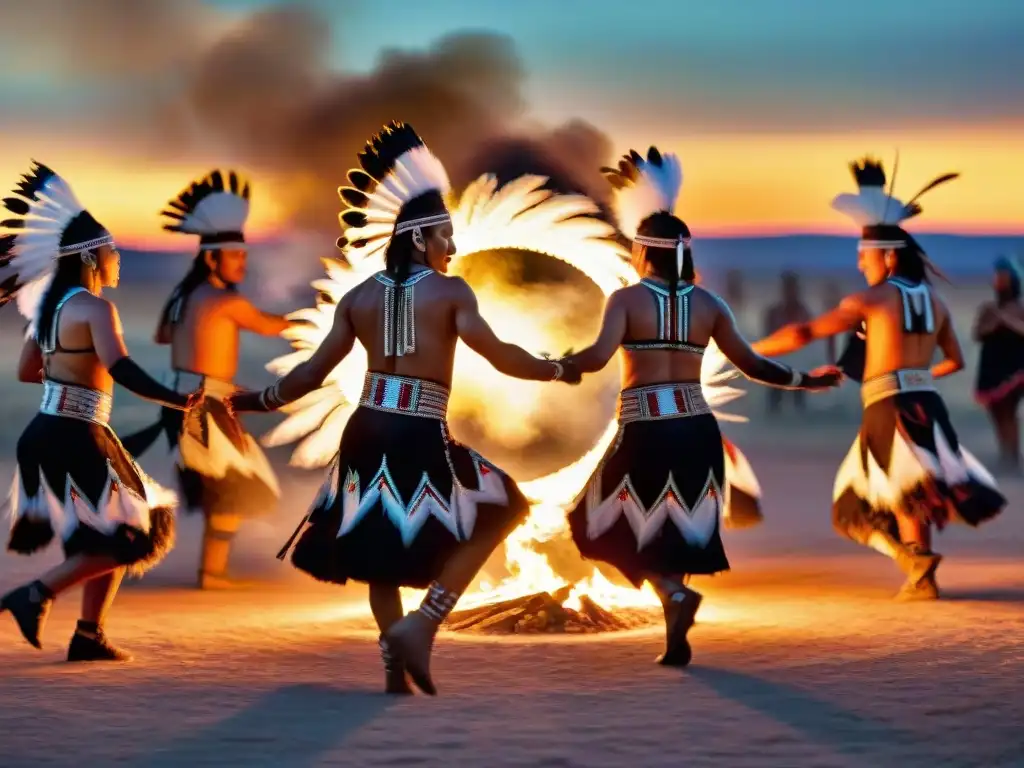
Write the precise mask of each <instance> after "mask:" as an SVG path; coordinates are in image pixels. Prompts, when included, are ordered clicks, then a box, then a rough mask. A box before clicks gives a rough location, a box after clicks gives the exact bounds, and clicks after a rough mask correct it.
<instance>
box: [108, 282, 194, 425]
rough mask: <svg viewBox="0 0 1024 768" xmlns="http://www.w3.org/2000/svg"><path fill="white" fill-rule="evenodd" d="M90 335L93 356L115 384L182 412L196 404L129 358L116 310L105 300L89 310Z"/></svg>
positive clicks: (192, 397)
mask: <svg viewBox="0 0 1024 768" xmlns="http://www.w3.org/2000/svg"><path fill="white" fill-rule="evenodd" d="M88 318H89V332H90V333H91V334H92V343H93V346H94V347H95V348H96V355H97V356H98V357H99V359H100V362H101V363H103V365H104V367H106V369H107V370H108V371H110V375H111V376H112V377H113V379H114V381H116V382H117V383H118V384H120V385H121V386H122V387H124V388H125V389H127V390H128V391H129V392H131V393H133V394H135V395H138V396H139V397H141V398H143V399H145V400H152V401H153V402H156V403H160V404H161V405H165V406H167V407H168V408H177V409H179V410H185V409H187V408H189V407H191V405H192V404H193V403H194V402H195V400H196V396H195V394H194V393H193V394H180V393H178V392H175V391H174V390H173V389H169V388H167V387H165V386H164V385H163V384H161V383H160V382H158V381H157V380H156V379H154V378H153V377H152V376H150V375H149V374H148V373H146V372H145V371H144V370H142V368H140V367H139V366H138V364H137V363H136V362H135V361H134V360H132V359H131V358H130V357H129V356H128V348H127V347H126V346H125V344H124V334H123V332H122V330H121V318H120V316H119V315H118V313H117V308H116V307H115V306H114V305H113V304H111V303H110V302H109V301H106V300H104V299H99V298H96V299H93V301H92V305H91V306H90V307H89V313H88Z"/></svg>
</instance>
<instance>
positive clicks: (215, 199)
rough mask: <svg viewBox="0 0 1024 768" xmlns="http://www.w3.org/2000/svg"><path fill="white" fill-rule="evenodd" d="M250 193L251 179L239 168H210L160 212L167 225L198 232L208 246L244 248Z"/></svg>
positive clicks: (187, 232)
mask: <svg viewBox="0 0 1024 768" xmlns="http://www.w3.org/2000/svg"><path fill="white" fill-rule="evenodd" d="M250 195H251V186H250V184H249V181H248V180H246V179H244V178H242V176H241V175H240V174H239V173H238V172H237V171H221V170H215V171H211V172H210V173H208V174H207V175H206V176H203V177H202V178H200V179H197V180H195V181H193V182H192V183H191V184H190V185H189V186H188V187H186V188H185V189H184V190H182V192H181V194H179V195H178V196H177V197H176V198H174V199H173V200H171V201H170V202H169V203H167V207H166V208H165V209H164V210H163V211H161V212H160V215H161V216H163V217H164V219H165V220H166V221H165V223H164V229H166V230H167V231H168V232H184V233H185V234H189V235H199V244H200V246H206V247H208V248H244V247H245V234H244V232H243V230H244V228H245V222H246V219H248V218H249V199H250Z"/></svg>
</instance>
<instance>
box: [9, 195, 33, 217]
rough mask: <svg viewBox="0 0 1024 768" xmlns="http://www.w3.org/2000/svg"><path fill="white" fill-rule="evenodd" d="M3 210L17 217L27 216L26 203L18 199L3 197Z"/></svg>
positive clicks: (27, 207)
mask: <svg viewBox="0 0 1024 768" xmlns="http://www.w3.org/2000/svg"><path fill="white" fill-rule="evenodd" d="M4 208H6V209H7V210H8V211H10V212H11V213H16V214H18V215H19V216H27V215H28V212H29V205H28V201H27V200H22V199H21V198H20V197H5V198H4Z"/></svg>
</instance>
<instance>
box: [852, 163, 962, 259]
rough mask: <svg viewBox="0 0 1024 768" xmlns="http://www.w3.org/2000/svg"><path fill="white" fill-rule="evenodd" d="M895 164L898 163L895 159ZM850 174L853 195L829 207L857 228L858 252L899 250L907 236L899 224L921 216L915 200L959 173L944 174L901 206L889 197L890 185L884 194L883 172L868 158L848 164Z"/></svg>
mask: <svg viewBox="0 0 1024 768" xmlns="http://www.w3.org/2000/svg"><path fill="white" fill-rule="evenodd" d="M897 162H898V159H897ZM850 171H851V172H852V173H853V178H854V180H855V181H856V182H857V194H850V193H844V194H841V195H837V196H836V197H835V198H834V199H833V200H832V207H833V208H834V209H835V210H837V211H839V212H840V213H843V214H845V215H847V216H849V217H850V218H851V219H853V221H854V223H856V224H857V225H858V226H860V228H861V248H901V247H903V246H904V245H906V244H907V241H908V238H909V235H908V234H907V233H906V232H904V231H903V228H902V226H901V225H902V223H903V222H904V221H906V220H907V219H910V218H913V217H914V216H917V215H918V214H919V213H921V205H920V203H918V200H919V199H920V198H921V196H922V195H923V194H925V193H926V192H929V191H931V190H933V189H935V188H936V187H938V186H940V185H942V184H945V183H946V182H948V181H952V180H953V179H955V178H957V177H958V176H959V175H960V174H959V173H944V174H942V175H941V176H938V177H936V178H935V179H933V180H932V181H930V182H929V183H928V184H926V185H925V186H924V187H923V188H922V189H921V191H920V192H918V193H917V194H916V195H914V196H913V197H912V198H911V199H910V201H909V202H906V203H904V202H902V201H901V200H899V199H898V198H896V197H895V196H894V194H893V183H894V182H895V171H894V172H893V180H892V182H893V183H890V184H889V190H888V191H886V189H885V184H886V178H885V168H884V167H883V166H882V163H881V162H880V161H878V160H876V159H874V158H871V157H864V158H862V159H860V160H858V161H856V162H853V163H850Z"/></svg>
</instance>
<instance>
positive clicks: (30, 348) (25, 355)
mask: <svg viewBox="0 0 1024 768" xmlns="http://www.w3.org/2000/svg"><path fill="white" fill-rule="evenodd" d="M18 381H23V382H25V383H26V384H41V383H42V381H43V352H42V350H40V349H39V344H38V343H36V340H35V339H26V340H25V345H24V346H23V347H22V348H21V357H20V358H19V359H18Z"/></svg>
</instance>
